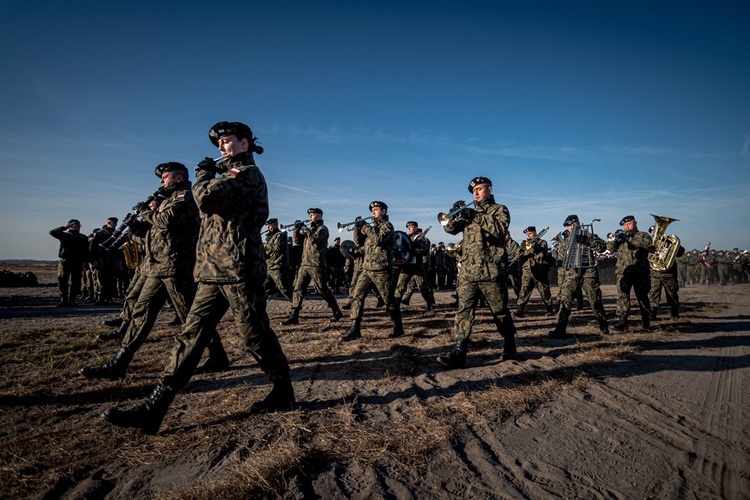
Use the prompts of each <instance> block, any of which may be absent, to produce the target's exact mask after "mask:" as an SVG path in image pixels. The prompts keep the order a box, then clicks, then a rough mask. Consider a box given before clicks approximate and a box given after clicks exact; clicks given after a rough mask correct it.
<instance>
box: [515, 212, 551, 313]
mask: <svg viewBox="0 0 750 500" xmlns="http://www.w3.org/2000/svg"><path fill="white" fill-rule="evenodd" d="M523 232H524V234H525V235H526V242H524V243H525V245H524V244H522V245H521V256H520V257H519V259H518V261H519V263H520V265H521V269H522V271H521V289H520V292H521V293H520V295H519V297H518V302H517V303H516V311H515V315H516V317H518V318H523V317H524V314H525V309H526V304H527V303H528V302H529V299H530V298H531V292H532V291H533V290H534V288H535V287H536V289H537V290H538V291H539V295H540V296H541V297H542V302H544V305H545V306H546V313H545V316H552V315H553V314H554V311H553V308H552V295H551V294H550V291H549V258H550V257H549V247H548V246H547V242H546V241H544V240H542V239H539V240H538V241H537V240H535V238H536V236H537V232H536V226H529V227H527V228H526V229H524V230H523Z"/></svg>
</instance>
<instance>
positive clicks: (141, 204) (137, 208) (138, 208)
mask: <svg viewBox="0 0 750 500" xmlns="http://www.w3.org/2000/svg"><path fill="white" fill-rule="evenodd" d="M144 208H147V203H146V202H145V201H139V202H138V203H136V204H135V205H133V212H135V213H139V212H141V211H142V210H143V209H144Z"/></svg>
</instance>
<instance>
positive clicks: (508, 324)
mask: <svg viewBox="0 0 750 500" xmlns="http://www.w3.org/2000/svg"><path fill="white" fill-rule="evenodd" d="M504 281H505V278H504V277H503V278H501V279H500V280H498V281H469V280H466V279H461V280H459V283H458V290H457V293H458V311H457V312H456V319H455V321H454V323H453V337H454V339H455V340H465V339H468V338H469V337H470V336H471V330H472V328H473V326H474V314H475V311H476V308H477V303H478V302H479V298H480V296H482V295H483V296H484V298H485V300H486V301H487V305H488V306H489V308H490V312H491V313H492V320H493V321H494V322H495V326H496V327H497V331H498V332H500V335H502V336H503V338H505V339H508V338H512V337H514V336H515V334H516V326H515V325H514V324H513V319H512V318H511V317H510V311H509V310H508V288H507V287H505V286H504V285H502V283H504Z"/></svg>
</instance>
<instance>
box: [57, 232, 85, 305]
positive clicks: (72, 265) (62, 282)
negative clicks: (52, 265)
mask: <svg viewBox="0 0 750 500" xmlns="http://www.w3.org/2000/svg"><path fill="white" fill-rule="evenodd" d="M79 228H80V225H79ZM67 229H68V227H67V226H61V227H58V228H55V229H53V230H52V231H50V232H49V234H50V236H52V237H53V238H56V239H58V240H60V250H59V252H58V254H57V255H58V257H59V258H60V262H59V263H58V264H57V285H58V291H59V292H60V305H75V302H76V298H77V297H78V294H79V293H80V291H81V278H82V275H83V263H84V262H86V260H87V258H88V244H89V243H88V238H87V237H86V235H84V234H81V233H80V232H79V231H68V230H67ZM68 282H70V290H68Z"/></svg>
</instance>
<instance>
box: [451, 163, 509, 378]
mask: <svg viewBox="0 0 750 500" xmlns="http://www.w3.org/2000/svg"><path fill="white" fill-rule="evenodd" d="M468 189H469V192H470V193H472V194H473V195H474V204H475V207H476V208H475V209H473V208H470V207H465V208H464V209H462V210H460V211H459V212H458V214H457V215H456V216H454V217H453V218H452V219H451V220H449V221H448V223H447V224H446V225H445V226H443V228H444V229H445V231H446V232H447V233H449V234H454V235H455V234H459V233H463V244H462V246H461V277H460V279H459V288H458V290H457V293H458V301H459V305H458V311H457V312H456V319H455V322H454V326H453V337H454V339H455V342H456V343H455V345H454V347H453V348H452V349H451V350H450V351H449V352H447V353H445V354H441V355H439V356H438V358H437V360H438V362H439V363H440V364H442V365H443V366H445V367H447V368H463V367H464V366H466V352H467V350H468V347H469V337H470V336H471V331H472V327H473V324H474V315H475V309H476V307H477V302H478V300H479V297H480V296H482V295H483V296H484V297H485V299H487V304H488V306H489V308H490V311H491V313H492V319H493V320H494V322H495V326H496V327H497V330H498V332H499V333H500V335H502V337H503V339H504V346H503V360H508V359H514V358H515V356H516V327H515V325H514V324H513V319H512V318H511V316H510V311H509V310H508V288H507V287H506V286H505V284H504V282H505V274H506V273H507V265H508V256H507V254H506V252H505V234H506V232H507V231H508V225H509V224H510V212H509V211H508V208H507V207H506V206H505V205H501V204H499V203H496V202H495V197H494V196H493V195H492V181H491V180H490V179H488V178H487V177H475V178H474V179H472V180H471V182H470V183H469V186H468ZM461 205H463V202H462V201H458V202H456V203H455V204H454V205H453V209H454V210H457V209H459V208H460V207H461Z"/></svg>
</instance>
